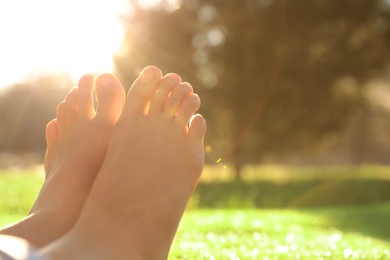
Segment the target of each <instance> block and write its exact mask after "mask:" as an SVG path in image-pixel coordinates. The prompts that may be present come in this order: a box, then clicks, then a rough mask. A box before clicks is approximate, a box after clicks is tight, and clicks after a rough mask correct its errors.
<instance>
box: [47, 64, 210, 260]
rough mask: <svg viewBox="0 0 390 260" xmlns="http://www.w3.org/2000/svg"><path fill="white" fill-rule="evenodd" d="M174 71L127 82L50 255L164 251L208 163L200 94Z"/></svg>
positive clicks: (150, 255)
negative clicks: (84, 189)
mask: <svg viewBox="0 0 390 260" xmlns="http://www.w3.org/2000/svg"><path fill="white" fill-rule="evenodd" d="M180 81H181V79H180V77H179V76H177V75H175V74H168V75H167V76H165V77H164V78H162V76H161V72H160V70H158V69H157V68H155V67H148V68H146V69H145V70H144V71H143V72H142V74H141V76H140V77H139V78H138V79H137V80H136V82H135V83H134V84H133V86H132V88H131V89H130V91H129V93H128V97H127V101H126V104H125V107H124V111H123V113H122V115H121V117H120V119H119V120H118V123H117V125H116V126H115V127H114V130H113V132H112V135H111V137H110V140H109V145H108V150H107V154H106V158H105V160H104V162H103V165H102V168H101V170H100V172H99V174H98V176H97V178H96V181H95V183H94V185H93V187H92V190H91V193H90V195H89V197H88V200H87V202H86V205H85V207H84V209H83V212H82V214H81V216H80V218H79V220H78V221H77V223H76V225H75V226H74V228H73V229H72V230H71V231H70V232H69V233H68V234H66V235H65V236H64V237H62V238H61V239H59V240H57V241H55V242H54V243H52V244H50V245H49V246H47V247H45V248H43V250H42V251H41V252H42V253H43V254H44V255H46V256H48V257H50V258H52V259H166V258H167V255H168V252H169V249H170V246H171V243H172V240H173V237H174V235H175V233H176V230H177V227H178V224H179V222H180V219H181V216H182V214H183V212H184V210H185V207H186V205H187V202H188V199H189V197H190V195H191V194H192V192H193V190H194V189H195V186H196V184H197V182H198V179H199V177H200V174H201V172H202V168H203V160H204V155H203V137H204V134H205V130H206V125H205V121H204V119H203V118H202V117H201V116H200V115H195V116H193V115H194V113H195V112H196V110H197V109H198V108H199V105H200V99H199V97H198V96H197V95H196V94H193V90H192V87H191V86H190V85H189V84H188V83H180Z"/></svg>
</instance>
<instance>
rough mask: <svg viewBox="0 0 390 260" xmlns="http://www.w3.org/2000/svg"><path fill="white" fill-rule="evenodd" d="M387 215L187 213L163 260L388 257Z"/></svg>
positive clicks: (370, 211) (383, 209) (386, 208)
mask: <svg viewBox="0 0 390 260" xmlns="http://www.w3.org/2000/svg"><path fill="white" fill-rule="evenodd" d="M389 217H390V204H377V205H374V206H369V207H351V208H340V209H337V208H329V209H317V210H286V209H284V210H258V209H257V210H256V209H244V210H238V209H236V210H196V211H188V212H186V214H185V216H184V218H183V221H182V223H181V225H180V228H179V231H178V234H177V237H176V240H175V242H174V244H173V246H172V250H171V254H170V257H169V259H171V260H173V259H264V260H265V259H389V258H390V250H389V248H390V242H389V241H388V240H389V238H390V228H389V226H388V225H386V223H387V221H388V218H389ZM382 221H383V222H382ZM384 226H385V227H384Z"/></svg>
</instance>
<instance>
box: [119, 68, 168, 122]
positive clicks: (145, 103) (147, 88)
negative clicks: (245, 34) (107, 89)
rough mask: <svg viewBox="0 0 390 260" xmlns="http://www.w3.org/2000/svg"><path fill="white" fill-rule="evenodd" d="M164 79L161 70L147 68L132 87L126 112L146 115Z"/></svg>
mask: <svg viewBox="0 0 390 260" xmlns="http://www.w3.org/2000/svg"><path fill="white" fill-rule="evenodd" d="M161 79H162V73H161V70H160V69H159V68H157V67H154V66H149V67H146V68H145V69H144V70H143V71H142V72H141V74H140V75H139V77H138V78H137V79H136V80H135V82H134V84H133V85H132V86H131V88H130V90H129V93H128V98H127V102H126V110H130V111H132V113H140V114H143V115H146V114H147V113H148V110H149V103H150V100H151V98H152V96H153V94H154V92H155V91H156V89H157V87H158V85H159V83H160V81H161Z"/></svg>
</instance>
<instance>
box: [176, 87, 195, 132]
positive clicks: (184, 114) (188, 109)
mask: <svg viewBox="0 0 390 260" xmlns="http://www.w3.org/2000/svg"><path fill="white" fill-rule="evenodd" d="M199 107H200V98H199V96H198V95H197V94H191V95H189V96H187V97H185V98H184V100H183V102H182V104H181V106H180V108H179V110H178V111H177V114H176V118H175V120H176V121H177V122H179V123H180V124H182V125H183V126H188V123H189V121H190V119H191V117H192V116H193V115H194V114H195V112H196V111H197V110H198V109H199Z"/></svg>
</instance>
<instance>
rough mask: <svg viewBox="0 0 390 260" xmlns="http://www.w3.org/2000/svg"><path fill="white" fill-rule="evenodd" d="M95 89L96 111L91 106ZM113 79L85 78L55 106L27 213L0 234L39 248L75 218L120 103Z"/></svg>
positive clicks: (120, 95) (106, 76) (121, 94)
mask: <svg viewBox="0 0 390 260" xmlns="http://www.w3.org/2000/svg"><path fill="white" fill-rule="evenodd" d="M95 88H96V94H97V100H98V108H97V111H96V113H95V110H94V107H93V95H92V94H93V91H94V89H95ZM124 99H125V95H124V91H123V88H122V86H121V85H120V83H119V82H118V80H117V79H116V78H115V77H114V76H112V75H110V74H103V75H101V76H99V77H98V78H97V79H96V80H95V77H94V76H92V75H85V76H84V77H82V78H81V79H80V81H79V84H78V87H75V88H73V89H72V90H71V91H70V92H69V93H68V95H67V97H66V99H65V101H63V102H62V103H61V104H60V105H59V106H58V107H57V119H54V120H53V121H51V122H50V123H49V124H48V125H47V129H46V137H47V152H46V158H45V172H46V180H45V182H44V184H43V186H42V189H41V191H40V193H39V196H38V198H37V200H36V201H35V204H34V206H33V207H32V209H31V211H30V213H29V215H28V216H27V217H26V218H25V219H23V220H22V221H20V222H19V223H17V224H15V225H12V226H9V227H6V228H4V229H2V230H1V231H0V234H8V235H13V236H18V237H21V238H24V239H26V240H28V241H29V242H31V243H32V244H33V245H35V246H37V247H42V246H44V245H46V244H48V243H50V242H52V241H53V240H55V239H57V238H59V237H60V236H62V235H63V234H64V233H65V232H67V231H69V229H70V228H71V227H72V226H73V225H74V223H75V222H76V220H77V218H78V217H79V215H80V212H81V209H82V206H83V205H84V202H85V200H86V198H87V195H88V193H89V191H90V188H91V186H92V183H93V181H94V179H95V177H96V174H97V172H98V171H99V169H100V167H101V163H102V161H103V159H104V156H105V152H106V149H107V142H108V138H109V136H110V134H111V131H112V128H113V126H114V125H115V123H116V122H117V120H118V118H119V116H120V114H121V112H122V109H123V104H124Z"/></svg>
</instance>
